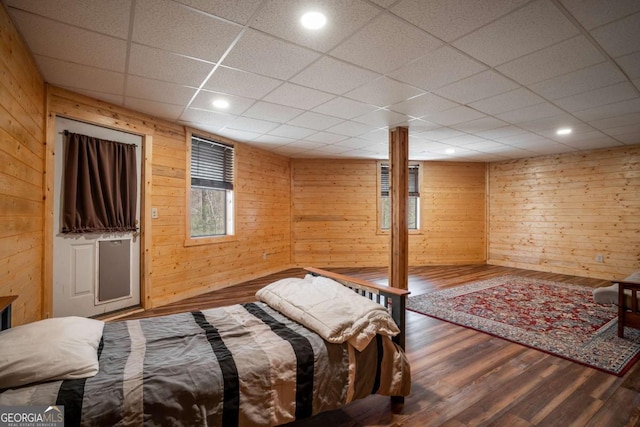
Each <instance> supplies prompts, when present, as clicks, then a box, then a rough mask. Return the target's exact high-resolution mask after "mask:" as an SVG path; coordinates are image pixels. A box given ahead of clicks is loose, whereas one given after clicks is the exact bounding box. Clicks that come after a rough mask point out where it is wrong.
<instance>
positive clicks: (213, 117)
mask: <svg viewBox="0 0 640 427" xmlns="http://www.w3.org/2000/svg"><path fill="white" fill-rule="evenodd" d="M236 117H237V116H234V115H232V114H223V113H216V112H214V111H206V110H199V109H197V108H188V109H187V110H186V111H185V112H184V113H182V115H181V116H180V119H181V121H183V122H187V123H194V124H201V125H206V126H207V127H208V129H210V130H211V131H212V132H215V131H217V130H218V129H220V128H222V127H224V126H226V125H227V124H229V123H230V122H232V121H233V120H235V119H236Z"/></svg>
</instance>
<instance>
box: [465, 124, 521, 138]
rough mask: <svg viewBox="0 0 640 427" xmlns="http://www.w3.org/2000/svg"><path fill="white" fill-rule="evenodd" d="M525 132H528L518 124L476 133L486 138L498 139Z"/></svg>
mask: <svg viewBox="0 0 640 427" xmlns="http://www.w3.org/2000/svg"><path fill="white" fill-rule="evenodd" d="M524 133H527V131H526V130H524V129H522V128H519V127H517V126H504V127H501V128H496V129H491V130H484V131H480V132H476V135H478V136H480V137H482V138H486V139H497V138H506V137H508V136H514V135H522V134H524Z"/></svg>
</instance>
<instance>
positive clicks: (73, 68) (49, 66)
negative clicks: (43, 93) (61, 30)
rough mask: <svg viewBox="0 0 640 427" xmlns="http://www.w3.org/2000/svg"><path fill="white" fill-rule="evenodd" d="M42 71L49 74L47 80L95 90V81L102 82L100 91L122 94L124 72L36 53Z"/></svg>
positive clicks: (35, 56) (36, 59)
mask: <svg viewBox="0 0 640 427" xmlns="http://www.w3.org/2000/svg"><path fill="white" fill-rule="evenodd" d="M34 59H35V61H36V63H37V64H38V68H39V69H40V71H41V72H42V73H43V74H45V75H46V76H47V82H48V83H51V84H54V85H57V86H66V87H70V88H74V89H83V90H94V88H95V82H96V81H99V82H100V90H99V92H103V93H108V94H112V95H122V92H123V90H124V74H122V73H116V72H114V71H107V70H101V69H99V68H93V67H87V66H85V65H78V64H72V63H70V62H65V61H60V60H57V59H52V58H47V57H44V56H39V55H34Z"/></svg>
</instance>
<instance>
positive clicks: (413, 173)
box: [380, 163, 420, 230]
mask: <svg viewBox="0 0 640 427" xmlns="http://www.w3.org/2000/svg"><path fill="white" fill-rule="evenodd" d="M408 181H409V207H408V215H409V218H408V223H409V229H410V230H417V229H419V228H420V165H418V164H415V165H413V164H412V165H409V177H408ZM390 227H391V205H390V198H389V165H388V164H385V163H381V164H380V228H381V229H382V230H388V229H389V228H390Z"/></svg>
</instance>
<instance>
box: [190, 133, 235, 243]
mask: <svg viewBox="0 0 640 427" xmlns="http://www.w3.org/2000/svg"><path fill="white" fill-rule="evenodd" d="M233 157H234V150H233V146H231V145H227V144H222V143H219V142H216V141H212V140H210V139H207V138H203V137H200V136H195V135H192V136H191V189H190V194H189V196H190V205H191V206H190V218H191V237H192V238H193V237H211V236H228V235H231V234H233V225H234V224H233V217H234V215H233V181H234V179H233V164H234V159H233Z"/></svg>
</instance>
